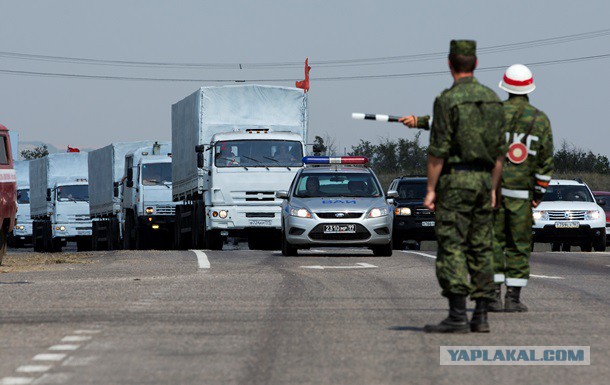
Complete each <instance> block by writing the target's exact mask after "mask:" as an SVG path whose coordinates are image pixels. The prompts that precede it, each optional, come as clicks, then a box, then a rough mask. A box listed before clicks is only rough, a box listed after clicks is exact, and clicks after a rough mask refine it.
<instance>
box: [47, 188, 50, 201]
mask: <svg viewBox="0 0 610 385" xmlns="http://www.w3.org/2000/svg"><path fill="white" fill-rule="evenodd" d="M47 202H51V189H50V188H48V189H47Z"/></svg>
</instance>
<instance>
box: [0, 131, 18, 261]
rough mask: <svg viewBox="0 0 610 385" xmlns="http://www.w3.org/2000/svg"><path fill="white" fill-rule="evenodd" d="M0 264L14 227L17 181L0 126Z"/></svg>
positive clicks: (8, 140)
mask: <svg viewBox="0 0 610 385" xmlns="http://www.w3.org/2000/svg"><path fill="white" fill-rule="evenodd" d="M0 142H1V143H0V198H2V199H0V221H2V222H0V223H1V227H0V264H2V259H3V258H4V255H5V254H6V244H7V238H8V234H9V233H11V232H12V231H13V227H14V226H15V214H16V212H17V181H16V178H15V170H14V168H13V156H12V148H11V138H10V136H9V130H8V129H7V128H6V127H4V126H3V125H1V124H0Z"/></svg>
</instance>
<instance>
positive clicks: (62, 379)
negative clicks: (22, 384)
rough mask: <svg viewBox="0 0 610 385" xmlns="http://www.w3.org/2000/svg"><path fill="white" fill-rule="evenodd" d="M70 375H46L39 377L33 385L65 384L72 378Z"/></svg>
mask: <svg viewBox="0 0 610 385" xmlns="http://www.w3.org/2000/svg"><path fill="white" fill-rule="evenodd" d="M72 376H73V374H72V373H46V374H43V375H42V376H40V378H38V379H37V380H36V381H34V384H35V385H39V384H40V385H43V384H44V385H50V384H65V383H67V382H69V381H70V379H71V378H72Z"/></svg>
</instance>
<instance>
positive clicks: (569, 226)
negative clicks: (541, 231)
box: [555, 222, 580, 229]
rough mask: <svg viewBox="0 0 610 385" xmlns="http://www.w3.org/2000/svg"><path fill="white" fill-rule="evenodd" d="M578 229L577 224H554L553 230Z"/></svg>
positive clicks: (578, 224)
mask: <svg viewBox="0 0 610 385" xmlns="http://www.w3.org/2000/svg"><path fill="white" fill-rule="evenodd" d="M579 227H580V223H578V222H555V228H557V229H577V228H579Z"/></svg>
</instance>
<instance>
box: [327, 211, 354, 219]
mask: <svg viewBox="0 0 610 385" xmlns="http://www.w3.org/2000/svg"><path fill="white" fill-rule="evenodd" d="M362 214H363V213H361V212H360V213H344V212H340V211H339V212H331V213H316V215H317V216H318V217H319V218H323V219H357V218H360V217H361V216H362Z"/></svg>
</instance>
